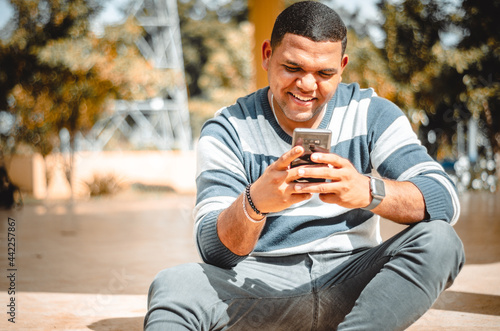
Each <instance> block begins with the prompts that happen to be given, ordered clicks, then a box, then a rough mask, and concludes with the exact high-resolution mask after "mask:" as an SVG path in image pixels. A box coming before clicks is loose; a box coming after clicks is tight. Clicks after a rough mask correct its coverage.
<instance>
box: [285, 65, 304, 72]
mask: <svg viewBox="0 0 500 331" xmlns="http://www.w3.org/2000/svg"><path fill="white" fill-rule="evenodd" d="M285 69H286V70H287V71H289V72H297V71H299V70H300V68H297V67H289V66H285Z"/></svg>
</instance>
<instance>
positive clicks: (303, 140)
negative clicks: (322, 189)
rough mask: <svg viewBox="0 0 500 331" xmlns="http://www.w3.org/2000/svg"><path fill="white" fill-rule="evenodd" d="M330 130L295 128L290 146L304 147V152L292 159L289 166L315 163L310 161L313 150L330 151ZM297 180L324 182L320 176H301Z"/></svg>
mask: <svg viewBox="0 0 500 331" xmlns="http://www.w3.org/2000/svg"><path fill="white" fill-rule="evenodd" d="M331 140H332V132H331V131H330V130H326V129H304V128H297V129H295V130H293V138H292V146H294V147H295V146H298V145H300V146H302V147H304V150H305V152H304V154H303V155H302V156H301V157H299V158H297V159H295V160H293V161H292V163H291V164H290V167H291V168H294V167H298V166H301V165H309V164H316V163H315V162H313V161H311V154H312V153H315V152H319V153H330V146H331ZM296 181H297V182H324V181H325V179H322V178H301V179H298V180H296Z"/></svg>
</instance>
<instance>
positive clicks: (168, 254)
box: [0, 193, 500, 331]
mask: <svg viewBox="0 0 500 331" xmlns="http://www.w3.org/2000/svg"><path fill="white" fill-rule="evenodd" d="M461 200H462V210H463V211H462V217H461V220H460V221H459V223H458V224H457V225H456V230H457V232H458V233H459V235H460V236H461V237H462V239H463V241H464V244H465V247H466V252H467V264H466V266H465V268H464V270H463V271H462V273H461V274H460V275H459V277H458V279H457V281H456V282H455V284H454V285H453V286H452V287H451V288H450V289H449V290H447V291H446V292H445V293H443V295H441V297H440V298H439V300H438V301H437V302H436V304H435V305H434V307H433V309H431V310H430V311H429V312H428V313H427V314H426V315H424V316H423V317H422V318H421V319H420V320H419V321H418V322H417V323H416V324H415V325H413V326H412V327H411V328H410V329H409V330H411V331H418V330H500V240H499V239H500V193H498V194H487V193H474V194H465V195H463V196H462V197H461ZM193 204H194V197H193V196H191V195H173V194H157V195H155V194H151V193H149V194H146V195H136V194H133V195H130V194H122V195H121V196H118V197H115V198H113V199H95V200H90V201H81V202H77V203H74V204H73V205H71V204H68V203H67V202H59V203H58V202H45V203H38V204H28V205H26V206H25V207H24V208H23V209H22V210H20V211H0V268H1V269H2V271H1V273H0V275H1V277H0V289H1V291H0V306H1V307H3V308H2V309H0V311H2V313H1V314H0V330H97V331H103V330H141V329H142V320H143V316H144V314H145V311H146V293H147V290H148V287H149V284H150V282H151V280H152V279H153V277H154V276H155V274H156V273H157V272H158V271H159V270H161V269H163V268H166V267H169V266H173V265H176V264H179V263H183V262H192V261H199V258H198V256H197V253H196V251H195V247H194V245H193V240H192V233H191V231H192V223H191V209H192V207H193ZM9 217H10V218H11V219H13V220H15V226H14V227H13V228H10V229H9V226H8V224H7V223H8V220H9ZM400 229H401V228H400V227H399V226H394V225H392V224H391V223H389V222H384V223H383V236H384V237H385V238H387V237H388V236H389V235H391V234H393V233H395V232H397V231H399V230H400ZM8 232H11V233H14V234H15V240H16V241H15V243H16V255H15V259H14V260H12V261H9V259H8V258H9V255H8V247H7V238H8V237H7V236H8ZM10 238H14V237H13V236H12V235H11V236H10ZM10 262H13V263H14V265H13V267H12V269H15V271H9V270H8V269H11V267H10V266H9V263H10ZM11 273H14V274H15V279H14V278H13V279H12V282H11V281H10V279H9V278H8V276H9V275H10V274H11ZM9 288H11V289H15V295H9V293H8V292H9ZM12 298H14V299H15V308H14V309H13V312H15V322H16V323H15V324H13V323H10V322H9V321H8V319H9V318H11V316H10V315H8V314H7V313H6V312H9V311H10V307H7V305H8V304H9V303H10V300H11V299H12ZM408 299H409V300H411V298H408Z"/></svg>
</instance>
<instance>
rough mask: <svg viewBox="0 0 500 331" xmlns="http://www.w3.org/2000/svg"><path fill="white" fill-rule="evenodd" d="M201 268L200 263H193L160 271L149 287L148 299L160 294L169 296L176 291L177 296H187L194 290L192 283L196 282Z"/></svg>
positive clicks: (164, 296) (165, 296)
mask: <svg viewBox="0 0 500 331" xmlns="http://www.w3.org/2000/svg"><path fill="white" fill-rule="evenodd" d="M199 270H200V268H199V266H198V264H196V263H191V264H183V265H179V266H175V267H172V268H168V269H164V270H162V271H160V272H159V273H158V274H157V275H156V277H155V278H154V280H153V282H152V283H151V286H150V287H149V294H148V298H149V300H148V301H149V302H151V300H152V298H153V297H158V296H160V297H162V298H168V297H170V296H171V295H172V294H174V293H175V295H176V296H181V297H187V296H188V295H189V294H190V293H192V292H193V289H192V284H194V283H195V282H194V279H195V278H196V277H197V276H196V275H197V274H198V273H199ZM193 278H194V279H193ZM190 285H191V286H190Z"/></svg>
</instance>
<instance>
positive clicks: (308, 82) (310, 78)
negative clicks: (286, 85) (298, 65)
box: [297, 74, 318, 91]
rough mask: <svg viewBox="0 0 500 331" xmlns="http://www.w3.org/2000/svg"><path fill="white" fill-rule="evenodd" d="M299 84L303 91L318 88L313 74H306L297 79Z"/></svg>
mask: <svg viewBox="0 0 500 331" xmlns="http://www.w3.org/2000/svg"><path fill="white" fill-rule="evenodd" d="M297 86H298V87H299V88H300V89H301V90H303V91H314V90H316V89H317V88H318V85H317V84H316V78H315V77H314V75H313V74H305V75H303V76H302V77H300V78H299V79H298V80H297Z"/></svg>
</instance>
